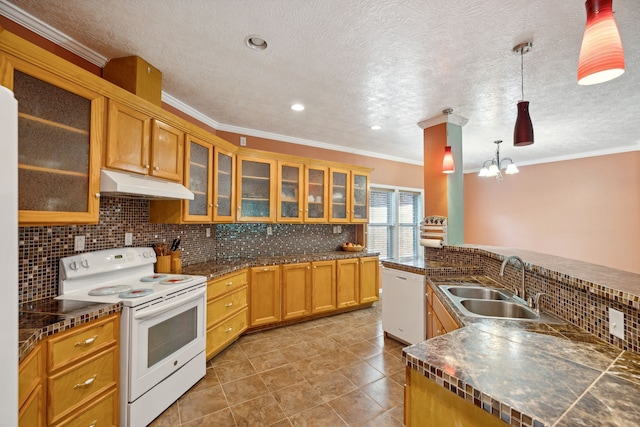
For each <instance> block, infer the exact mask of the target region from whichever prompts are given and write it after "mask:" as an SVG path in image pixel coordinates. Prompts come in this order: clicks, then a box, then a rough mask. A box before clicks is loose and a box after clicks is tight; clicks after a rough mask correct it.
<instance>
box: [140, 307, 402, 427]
mask: <svg viewBox="0 0 640 427" xmlns="http://www.w3.org/2000/svg"><path fill="white" fill-rule="evenodd" d="M380 309H381V304H379V303H377V304H375V305H374V306H373V307H371V308H367V309H362V310H358V311H354V312H350V313H344V314H340V315H336V316H332V317H326V318H322V319H317V320H311V321H307V322H304V323H299V324H295V325H291V326H287V327H282V328H278V329H271V330H268V331H264V332H257V333H253V334H250V335H245V336H243V337H241V338H240V339H239V340H238V341H236V342H235V343H234V344H232V345H231V346H230V347H229V348H227V349H226V350H224V351H223V352H222V353H220V354H219V355H218V356H216V357H214V358H213V359H211V360H210V361H209V362H208V365H207V374H206V376H205V377H204V378H203V379H202V380H201V381H200V382H199V383H197V384H196V385H195V386H193V387H192V388H191V390H189V391H188V392H187V393H185V394H184V395H183V396H182V397H181V398H180V399H178V401H177V402H176V403H174V404H173V405H172V406H171V407H169V408H168V409H167V410H166V411H165V412H164V413H163V414H161V415H160V416H159V417H158V418H157V419H156V420H154V421H153V423H151V426H152V427H177V426H180V427H195V426H215V427H226V426H256V427H261V426H322V427H334V426H390V427H393V426H402V425H403V422H402V419H403V384H404V378H405V374H404V365H403V364H402V360H401V356H400V355H401V349H402V347H403V345H402V344H401V343H399V342H396V341H394V340H391V339H388V338H384V336H383V332H382V322H381V312H380Z"/></svg>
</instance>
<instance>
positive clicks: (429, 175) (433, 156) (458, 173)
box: [418, 110, 468, 245]
mask: <svg viewBox="0 0 640 427" xmlns="http://www.w3.org/2000/svg"><path fill="white" fill-rule="evenodd" d="M451 111H452V110H444V111H443V115H441V116H437V117H433V118H431V119H427V120H424V121H422V122H420V123H418V126H420V127H421V128H422V129H424V214H425V216H431V215H440V216H444V217H447V223H448V243H449V244H450V245H461V244H463V243H464V189H463V181H464V175H463V171H462V126H464V125H465V124H467V121H468V120H467V119H466V118H464V117H461V116H458V115H455V114H451ZM447 145H448V146H450V147H451V152H452V154H453V161H454V165H455V172H453V173H449V174H445V173H442V158H443V156H444V147H446V146H447Z"/></svg>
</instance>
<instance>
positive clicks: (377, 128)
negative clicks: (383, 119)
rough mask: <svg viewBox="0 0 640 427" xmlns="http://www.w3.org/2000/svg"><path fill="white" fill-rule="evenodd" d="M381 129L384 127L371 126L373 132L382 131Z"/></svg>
mask: <svg viewBox="0 0 640 427" xmlns="http://www.w3.org/2000/svg"><path fill="white" fill-rule="evenodd" d="M380 129H382V126H380V125H373V126H371V130H380Z"/></svg>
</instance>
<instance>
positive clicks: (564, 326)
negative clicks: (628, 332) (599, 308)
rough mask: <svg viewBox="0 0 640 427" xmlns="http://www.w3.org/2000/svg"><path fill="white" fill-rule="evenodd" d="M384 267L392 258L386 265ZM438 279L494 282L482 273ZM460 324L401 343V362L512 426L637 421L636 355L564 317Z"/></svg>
mask: <svg viewBox="0 0 640 427" xmlns="http://www.w3.org/2000/svg"><path fill="white" fill-rule="evenodd" d="M389 265H390V266H391V265H392V263H389ZM429 281H430V284H429V286H431V287H432V288H433V290H434V292H435V293H436V294H437V295H438V297H439V298H440V299H441V300H442V301H443V302H445V303H446V302H448V299H447V297H446V296H444V294H443V293H442V291H440V289H439V288H438V285H443V284H457V285H460V284H469V285H476V286H477V285H480V286H500V285H499V284H498V283H496V282H494V281H493V280H492V279H490V278H488V277H485V276H467V277H456V278H430V279H429ZM447 308H448V309H449V311H450V314H452V315H453V317H454V318H456V321H458V323H459V324H460V325H461V326H462V327H461V328H460V329H457V330H455V331H452V332H449V333H447V334H445V335H442V336H439V337H436V338H433V339H430V340H428V341H424V342H422V343H418V344H415V345H412V346H409V347H406V348H404V349H403V357H404V360H405V363H406V364H407V366H408V367H410V368H412V369H414V370H416V371H418V372H419V373H421V374H423V375H425V376H427V377H428V378H430V379H432V380H433V381H435V382H436V383H437V384H439V385H441V386H443V387H445V388H447V389H449V390H450V391H452V392H453V393H456V394H457V395H458V396H460V397H461V398H463V399H466V400H468V401H469V402H471V403H473V404H475V405H476V406H479V407H481V408H483V409H484V410H485V411H487V412H489V413H492V414H493V415H495V416H496V417H498V418H500V419H502V420H503V421H504V422H505V423H507V424H510V425H513V426H536V427H542V426H576V425H580V426H601V425H607V426H630V425H640V408H639V407H638V406H637V404H636V403H637V402H636V400H637V396H638V394H639V393H640V356H639V355H638V354H637V353H633V352H626V351H623V350H620V349H618V348H616V347H614V346H612V345H609V344H607V343H606V342H604V341H601V340H599V339H598V338H596V337H595V336H593V335H591V334H589V333H587V332H585V331H583V330H581V329H579V328H577V327H575V326H573V325H571V324H569V323H565V322H561V321H559V322H557V323H538V322H528V321H517V320H503V319H482V318H480V319H479V318H470V317H466V316H464V315H463V314H462V313H461V312H460V311H458V310H457V309H456V308H455V307H454V306H452V305H448V304H447Z"/></svg>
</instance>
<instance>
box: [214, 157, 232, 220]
mask: <svg viewBox="0 0 640 427" xmlns="http://www.w3.org/2000/svg"><path fill="white" fill-rule="evenodd" d="M234 160H235V158H234V156H233V153H228V152H225V151H222V150H220V149H218V148H216V154H215V170H216V179H215V182H214V191H213V194H214V195H215V196H214V197H215V203H214V210H213V220H214V221H233V219H234V214H233V195H234V191H233V190H234V183H233V172H234V171H233V169H234Z"/></svg>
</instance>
